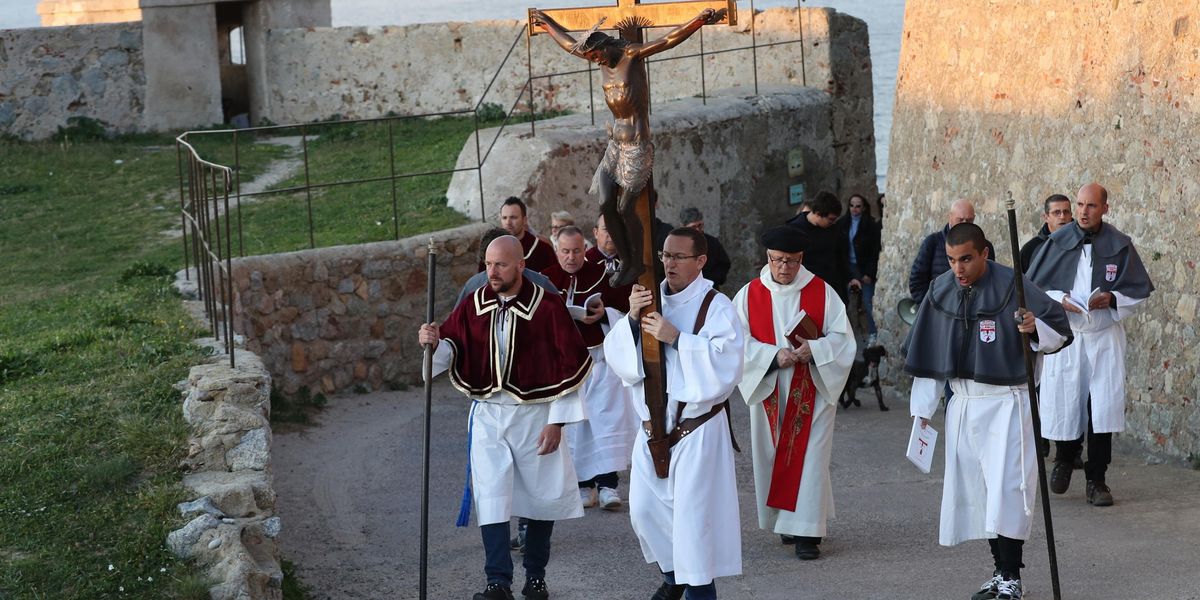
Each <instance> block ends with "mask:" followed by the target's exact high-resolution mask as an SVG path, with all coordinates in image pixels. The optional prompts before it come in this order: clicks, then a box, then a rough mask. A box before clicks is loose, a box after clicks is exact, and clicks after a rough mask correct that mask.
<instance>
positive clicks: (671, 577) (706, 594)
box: [663, 571, 717, 600]
mask: <svg viewBox="0 0 1200 600" xmlns="http://www.w3.org/2000/svg"><path fill="white" fill-rule="evenodd" d="M663 581H665V582H667V583H669V584H671V585H675V571H669V572H666V573H663ZM683 597H684V598H685V599H686V600H717V585H716V582H714V581H710V582H708V583H707V584H705V585H689V586H687V589H686V590H684V592H683Z"/></svg>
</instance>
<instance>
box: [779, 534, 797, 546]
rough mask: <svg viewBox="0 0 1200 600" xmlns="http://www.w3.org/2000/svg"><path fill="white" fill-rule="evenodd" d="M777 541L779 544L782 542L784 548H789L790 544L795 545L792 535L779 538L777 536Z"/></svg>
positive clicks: (794, 538) (794, 537)
mask: <svg viewBox="0 0 1200 600" xmlns="http://www.w3.org/2000/svg"><path fill="white" fill-rule="evenodd" d="M779 541H780V542H782V543H783V545H784V546H791V545H792V544H795V543H796V536H794V535H780V536H779Z"/></svg>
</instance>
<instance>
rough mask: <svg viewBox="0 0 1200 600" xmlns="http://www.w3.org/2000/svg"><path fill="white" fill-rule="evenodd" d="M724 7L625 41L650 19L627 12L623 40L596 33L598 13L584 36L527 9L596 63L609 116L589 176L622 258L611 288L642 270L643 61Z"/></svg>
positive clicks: (650, 150)
mask: <svg viewBox="0 0 1200 600" xmlns="http://www.w3.org/2000/svg"><path fill="white" fill-rule="evenodd" d="M726 12H727V11H726V9H715V10H714V9H712V8H706V9H704V10H703V11H701V12H700V14H699V15H697V16H696V17H695V18H693V19H691V20H690V21H688V22H686V23H684V24H683V25H680V26H679V27H676V28H675V29H674V30H672V31H671V32H670V33H668V34H667V35H665V36H663V37H661V38H658V39H656V40H652V41H649V42H644V43H639V42H633V41H629V39H625V38H631V37H635V36H636V35H637V30H638V29H639V28H641V27H646V26H650V25H652V23H651V21H650V20H649V19H648V18H645V17H641V16H637V15H634V16H630V17H627V18H626V19H624V20H622V21H621V22H619V23H617V29H618V30H620V31H621V33H622V38H614V37H612V36H610V35H608V34H605V33H602V32H600V31H598V29H599V28H600V26H601V25H602V24H603V23H604V22H605V21H606V20H607V18H606V17H602V18H601V19H600V21H599V22H598V23H596V24H595V25H593V26H592V28H591V30H589V31H588V32H587V34H586V35H585V36H584V38H583V39H582V40H576V39H575V38H573V37H571V36H570V34H568V33H567V29H566V28H564V27H563V26H562V25H560V24H559V23H558V22H557V21H555V20H554V19H552V18H551V17H549V16H548V15H547V14H546V13H545V12H543V11H541V10H538V9H536V8H535V9H531V10H530V11H529V18H530V23H531V24H532V25H533V26H536V27H541V28H542V29H543V30H545V32H546V33H548V34H550V37H551V38H553V39H554V41H555V42H557V43H558V45H559V46H562V48H563V49H564V50H566V51H567V52H570V53H571V54H573V55H575V56H578V57H581V58H584V59H587V60H589V61H591V62H594V63H596V64H598V65H600V74H601V82H602V87H603V88H604V100H605V102H606V103H607V104H608V108H609V110H611V111H612V114H613V122H612V123H611V124H610V125H609V128H608V134H609V141H608V148H607V149H606V150H605V151H604V158H603V160H601V162H600V166H599V168H597V169H596V175H595V177H594V178H593V179H592V191H593V192H596V191H598V192H599V193H600V198H601V201H600V202H601V203H600V212H601V213H602V214H603V215H604V222H605V224H607V226H608V233H609V235H611V236H612V239H613V242H614V243H615V244H616V247H617V254H618V255H619V256H620V257H621V266H620V270H619V271H617V273H615V274H614V275H613V276H612V278H611V279H610V282H611V283H612V285H613V287H620V286H623V285H628V284H631V283H633V282H634V281H637V279H638V277H639V276H640V275H641V274H642V272H643V271H644V270H645V268H646V267H645V265H644V264H642V261H641V260H639V259H640V258H641V256H642V244H643V242H642V224H641V223H640V222H639V221H638V219H637V217H636V214H635V212H634V211H635V207H636V204H637V199H638V196H639V195H640V194H641V193H642V190H643V188H645V187H646V185H647V183H648V182H649V181H650V176H651V174H652V172H653V170H654V145H653V144H652V143H651V142H650V85H649V83H648V81H647V76H646V64H645V63H646V59H647V58H648V57H650V56H652V55H654V54H657V53H659V52H663V51H665V50H670V49H671V48H674V47H675V46H678V45H679V44H681V43H683V41H684V40H686V39H687V38H689V37H691V35H692V34H694V33H696V31H698V30H699V29H700V28H701V27H703V26H704V25H710V24H715V23H718V22H720V21H722V20H723V19H724V18H725V15H726Z"/></svg>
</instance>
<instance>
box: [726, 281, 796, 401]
mask: <svg viewBox="0 0 1200 600" xmlns="http://www.w3.org/2000/svg"><path fill="white" fill-rule="evenodd" d="M749 289H750V286H749V285H746V286H744V287H742V289H741V290H739V291H738V293H737V295H736V296H734V297H733V306H734V308H735V309H736V310H737V314H738V321H739V322H740V323H741V324H742V335H743V336H744V337H745V340H746V343H745V348H744V350H743V352H744V357H745V358H744V364H743V366H742V381H741V383H739V384H738V390H739V391H740V392H741V395H742V399H743V400H745V401H746V404H749V405H750V406H754V405H755V404H758V403H760V402H762V401H763V400H765V399H766V398H767V396H770V395H771V390H774V389H775V387H776V386H777V385H778V384H779V373H780V371H779V370H777V369H776V370H772V369H771V366H772V365H774V364H775V357H776V355H778V354H779V349H780V348H781V346H775V345H772V344H764V343H762V342H760V341H758V340H756V339H754V336H752V335H750V310H749V305H748V302H749V299H748V296H749V294H748V290H749ZM788 373H790V371H789V372H788Z"/></svg>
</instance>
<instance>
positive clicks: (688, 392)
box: [605, 295, 745, 403]
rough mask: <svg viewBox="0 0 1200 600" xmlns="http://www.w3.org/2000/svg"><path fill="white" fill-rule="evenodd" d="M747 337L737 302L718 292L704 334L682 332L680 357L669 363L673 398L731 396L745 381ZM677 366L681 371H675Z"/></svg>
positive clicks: (713, 399)
mask: <svg viewBox="0 0 1200 600" xmlns="http://www.w3.org/2000/svg"><path fill="white" fill-rule="evenodd" d="M743 336H744V334H743V332H742V323H741V321H740V320H738V315H737V311H736V310H734V308H733V303H732V302H730V301H729V299H728V298H726V297H725V296H721V295H718V296H717V297H716V298H714V299H713V301H712V304H711V305H709V307H708V316H707V317H706V319H705V321H704V327H703V328H702V329H701V330H700V333H698V334H692V333H689V332H683V331H681V332H679V339H678V340H676V342H675V346H676V349H675V351H676V352H677V353H678V358H679V360H678V361H675V364H671V363H670V361H668V365H667V368H668V372H667V386H668V389H667V391H668V393H669V394H670V395H671V400H675V401H678V402H693V403H703V402H723V401H724V400H725V399H726V398H728V397H729V395H730V394H732V393H733V388H734V387H735V386H737V384H738V382H739V381H741V380H742V366H743V365H742V356H743V352H744V350H745V345H744V344H745V342H744V341H743V339H744V338H743ZM605 341H606V342H607V338H606V340H605ZM667 352H670V351H669V350H668V351H667ZM605 355H606V356H607V353H606V354H605ZM675 369H678V370H679V372H677V373H673V372H671V371H672V370H675ZM615 370H616V369H614V371H615ZM679 383H682V384H683V385H679Z"/></svg>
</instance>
